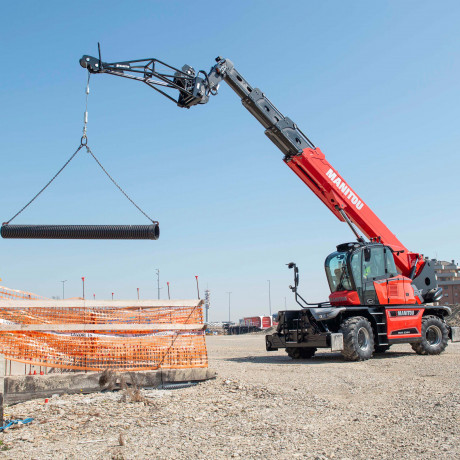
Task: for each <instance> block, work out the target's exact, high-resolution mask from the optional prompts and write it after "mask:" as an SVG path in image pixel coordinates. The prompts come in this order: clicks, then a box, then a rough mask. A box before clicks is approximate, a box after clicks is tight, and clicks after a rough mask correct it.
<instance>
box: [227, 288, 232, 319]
mask: <svg viewBox="0 0 460 460" xmlns="http://www.w3.org/2000/svg"><path fill="white" fill-rule="evenodd" d="M227 294H228V322H229V323H230V322H231V321H230V296H231V295H232V293H231V292H227Z"/></svg>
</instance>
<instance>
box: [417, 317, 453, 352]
mask: <svg viewBox="0 0 460 460" xmlns="http://www.w3.org/2000/svg"><path fill="white" fill-rule="evenodd" d="M448 340H449V330H448V329H447V326H446V323H445V322H444V321H443V320H442V319H441V318H438V317H437V316H424V317H423V318H422V340H421V342H417V343H412V344H411V346H412V349H413V350H414V351H415V353H417V354H418V355H439V354H440V353H442V352H443V351H444V350H445V349H446V347H447V341H448Z"/></svg>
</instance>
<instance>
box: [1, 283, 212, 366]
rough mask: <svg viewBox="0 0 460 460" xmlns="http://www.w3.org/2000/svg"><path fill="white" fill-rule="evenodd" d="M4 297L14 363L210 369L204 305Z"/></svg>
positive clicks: (7, 346)
mask: <svg viewBox="0 0 460 460" xmlns="http://www.w3.org/2000/svg"><path fill="white" fill-rule="evenodd" d="M0 292H2V294H0V295H1V297H3V299H0V350H1V353H3V354H4V355H5V358H7V359H10V360H13V361H18V362H22V363H26V364H33V365H38V366H45V367H55V368H63V369H75V370H89V371H102V370H105V369H116V370H126V371H134V370H154V369H159V368H169V369H181V368H194V367H207V365H208V358H207V350H206V342H205V334H204V325H203V310H202V304H203V301H201V300H129V301H120V300H115V301H111V300H106V301H100V300H97V301H96V300H43V299H39V298H38V296H35V298H34V297H32V296H33V295H32V294H30V295H31V297H27V296H28V295H29V293H24V296H21V295H20V294H19V292H21V291H14V292H13V290H10V289H8V288H0ZM11 299H15V300H11ZM23 299H26V300H23ZM28 299H31V300H28Z"/></svg>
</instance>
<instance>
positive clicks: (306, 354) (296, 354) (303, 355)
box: [286, 347, 317, 359]
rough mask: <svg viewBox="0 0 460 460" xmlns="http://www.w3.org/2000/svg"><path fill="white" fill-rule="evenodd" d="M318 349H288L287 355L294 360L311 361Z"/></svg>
mask: <svg viewBox="0 0 460 460" xmlns="http://www.w3.org/2000/svg"><path fill="white" fill-rule="evenodd" d="M316 350H317V348H305V347H298V348H297V347H296V348H286V353H287V354H288V356H289V357H290V358H292V359H310V358H313V355H314V354H315V353H316Z"/></svg>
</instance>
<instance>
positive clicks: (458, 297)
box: [434, 260, 460, 305]
mask: <svg viewBox="0 0 460 460" xmlns="http://www.w3.org/2000/svg"><path fill="white" fill-rule="evenodd" d="M434 262H435V266H434V271H435V272H436V276H437V277H438V285H439V287H442V292H443V297H442V300H441V301H440V302H439V304H440V305H447V304H459V303H460V266H459V265H458V264H456V263H455V260H452V261H451V262H446V261H444V260H434Z"/></svg>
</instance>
